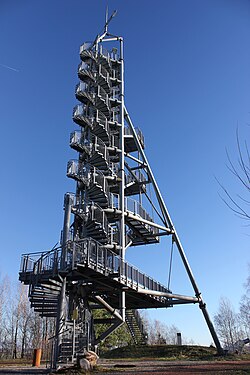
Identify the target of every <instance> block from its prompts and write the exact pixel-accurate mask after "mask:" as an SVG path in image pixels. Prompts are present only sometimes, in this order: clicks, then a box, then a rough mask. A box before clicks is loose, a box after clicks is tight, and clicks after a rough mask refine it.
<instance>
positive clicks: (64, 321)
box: [20, 13, 222, 368]
mask: <svg viewBox="0 0 250 375" xmlns="http://www.w3.org/2000/svg"><path fill="white" fill-rule="evenodd" d="M113 16H114V13H113V15H112V16H111V17H110V18H109V20H108V19H106V24H105V27H104V31H103V34H102V35H98V36H97V37H96V39H95V41H94V42H91V43H84V44H83V45H82V46H81V47H80V58H81V63H80V65H79V67H78V76H79V79H80V83H79V84H78V85H77V87H76V98H77V99H78V101H79V104H77V105H76V107H75V108H74V110H73V120H74V122H75V123H76V124H78V125H79V130H76V131H74V132H73V133H71V135H70V146H71V147H72V148H73V149H74V150H76V151H77V152H78V158H77V160H70V161H69V163H68V166H67V176H68V177H70V178H72V179H74V180H75V181H76V193H75V194H71V193H67V194H66V195H65V202H64V203H65V204H64V209H65V215H64V226H63V231H62V238H61V244H60V246H59V247H57V248H54V249H52V250H51V251H49V252H47V253H37V254H34V253H33V254H24V255H23V256H22V262H21V270H20V280H21V281H22V282H23V283H25V284H28V285H29V298H30V301H31V305H32V306H33V307H34V309H35V311H37V312H38V313H39V314H40V315H41V317H51V318H55V320H56V329H55V342H54V350H53V367H54V368H55V367H56V366H57V364H58V363H59V362H65V361H69V360H72V361H74V360H75V358H76V356H77V354H78V353H80V352H82V351H83V350H84V349H89V348H94V347H95V346H96V345H98V343H100V341H101V340H103V339H105V338H106V337H107V336H108V335H109V334H110V333H112V332H113V331H114V330H115V329H117V328H118V327H119V326H120V325H122V324H123V323H124V322H126V323H127V325H128V328H129V330H130V332H131V334H132V337H133V338H134V341H135V343H139V342H140V343H142V342H145V332H144V331H143V327H142V324H141V321H140V316H139V314H138V312H137V309H141V308H153V307H154V308H159V307H161V308H167V307H173V306H174V305H177V304H187V303H197V304H198V305H199V307H200V309H201V311H202V313H203V315H204V318H205V321H206V323H207V325H208V328H209V330H210V332H211V335H212V337H213V340H214V342H215V345H216V347H217V350H218V352H220V353H221V352H222V348H221V346H220V342H219V340H218V337H217V335H216V332H215V330H214V327H213V324H212V322H211V320H210V318H209V315H208V312H207V309H206V305H205V303H204V301H203V299H202V297H201V293H200V291H199V288H198V286H197V284H196V281H195V278H194V276H193V273H192V271H191V268H190V266H189V263H188V261H187V258H186V256H185V253H184V250H183V248H182V245H181V242H180V240H179V237H178V235H177V233H176V230H175V228H174V225H173V222H172V221H171V218H170V215H169V213H168V210H167V208H166V205H165V203H164V201H163V198H162V195H161V193H160V190H159V188H158V185H157V182H156V180H155V177H154V175H153V172H152V170H151V168H150V165H149V163H148V160H147V158H146V155H145V152H144V138H143V134H142V132H141V131H140V130H139V129H137V128H135V127H134V125H133V123H132V121H131V118H130V116H129V113H128V111H127V109H126V107H125V103H124V61H123V38H122V37H120V36H115V35H111V34H110V33H108V24H109V22H110V20H111V19H112V17H113ZM106 43H107V44H106ZM112 44H113V48H111V49H109V50H107V49H105V48H104V46H106V45H108V46H110V45H112ZM150 187H151V189H152V190H153V194H154V199H155V200H153V198H152V196H151V194H149V192H148V191H149V189H150ZM144 202H145V205H144ZM149 208H150V209H152V210H153V211H154V212H155V216H156V217H157V220H155V219H153V218H152V217H151V216H152V215H151V216H150V215H149V213H148V212H149ZM72 217H73V221H72V220H71V218H72ZM162 236H170V237H172V243H173V244H175V246H176V247H177V249H178V251H179V254H180V257H181V259H182V262H183V264H184V266H185V269H186V272H187V274H188V277H189V279H190V282H191V285H192V287H193V291H194V295H193V296H183V295H179V294H176V293H173V292H172V291H171V290H169V287H166V286H164V285H162V284H160V283H159V282H157V281H155V280H153V279H152V278H151V277H150V276H147V275H146V274H145V273H143V272H141V271H139V270H138V269H137V268H136V267H133V266H132V265H130V264H129V263H128V262H127V261H126V257H125V254H126V250H127V249H128V248H129V247H133V246H144V245H147V244H155V243H159V241H160V238H161V237H162ZM96 308H102V309H103V308H104V309H106V310H107V311H108V312H109V313H110V315H111V319H100V321H99V322H98V321H96V320H95V321H94V319H93V309H96ZM107 322H109V323H110V326H109V328H108V329H107V330H106V332H104V333H103V334H102V335H101V336H100V337H96V336H95V329H94V325H95V324H98V323H99V324H103V323H105V324H106V323H107Z"/></svg>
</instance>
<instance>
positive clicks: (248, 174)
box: [216, 128, 250, 220]
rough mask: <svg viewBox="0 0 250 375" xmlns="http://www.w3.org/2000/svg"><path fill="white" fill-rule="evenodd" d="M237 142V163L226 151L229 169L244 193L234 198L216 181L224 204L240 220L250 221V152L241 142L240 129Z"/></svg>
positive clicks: (237, 131) (237, 133)
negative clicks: (221, 192) (249, 195)
mask: <svg viewBox="0 0 250 375" xmlns="http://www.w3.org/2000/svg"><path fill="white" fill-rule="evenodd" d="M236 142H237V154H238V157H237V160H236V162H234V161H232V158H231V157H230V155H229V152H228V151H227V150H226V153H227V160H228V165H227V167H228V169H229V171H230V172H231V173H232V174H233V175H234V177H235V178H236V180H237V181H238V182H239V185H240V186H239V190H242V193H240V194H239V193H238V194H236V195H235V196H234V195H233V194H232V193H231V192H230V190H228V188H226V187H225V186H224V185H223V184H221V182H220V181H218V179H216V180H217V182H218V183H219V185H220V187H221V188H222V190H223V192H224V194H223V195H220V196H221V199H222V200H223V201H224V203H225V204H226V205H227V206H228V207H229V208H230V209H231V210H232V211H233V212H234V213H235V214H236V215H237V216H239V217H240V218H243V219H247V220H250V208H249V207H250V199H249V198H248V194H249V193H250V152H249V149H248V144H247V141H246V140H245V141H244V142H241V141H240V137H239V130H238V128H237V130H236Z"/></svg>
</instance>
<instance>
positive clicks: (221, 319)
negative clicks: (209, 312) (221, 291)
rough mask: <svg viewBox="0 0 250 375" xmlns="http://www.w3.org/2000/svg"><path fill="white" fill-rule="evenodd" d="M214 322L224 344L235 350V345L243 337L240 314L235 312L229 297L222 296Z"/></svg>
mask: <svg viewBox="0 0 250 375" xmlns="http://www.w3.org/2000/svg"><path fill="white" fill-rule="evenodd" d="M214 322H215V326H216V329H217V332H218V335H219V337H220V339H221V341H222V342H223V344H224V346H225V347H226V348H230V349H232V350H234V345H235V343H236V341H238V340H239V339H240V338H241V335H242V332H241V327H240V324H239V316H238V314H236V313H235V311H234V309H233V306H232V304H231V302H230V301H229V299H227V298H225V297H223V298H221V300H220V304H219V309H218V312H217V314H216V315H215V316H214Z"/></svg>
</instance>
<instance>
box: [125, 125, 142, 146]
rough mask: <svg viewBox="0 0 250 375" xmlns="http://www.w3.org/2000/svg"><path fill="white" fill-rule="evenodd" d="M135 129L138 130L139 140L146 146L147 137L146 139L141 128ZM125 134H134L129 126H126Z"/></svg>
mask: <svg viewBox="0 0 250 375" xmlns="http://www.w3.org/2000/svg"><path fill="white" fill-rule="evenodd" d="M135 131H136V134H137V137H138V140H139V142H140V144H141V145H142V147H143V148H144V147H145V139H144V135H143V133H142V131H141V129H140V128H138V127H136V128H135ZM124 134H125V135H133V133H132V131H131V129H130V128H129V127H125V128H124Z"/></svg>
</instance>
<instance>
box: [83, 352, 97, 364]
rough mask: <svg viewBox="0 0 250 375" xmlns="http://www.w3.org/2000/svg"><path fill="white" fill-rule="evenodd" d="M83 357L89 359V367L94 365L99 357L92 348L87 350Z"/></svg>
mask: <svg viewBox="0 0 250 375" xmlns="http://www.w3.org/2000/svg"><path fill="white" fill-rule="evenodd" d="M85 358H86V359H87V360H88V361H89V363H90V365H91V368H93V367H94V366H96V364H97V360H98V359H99V357H98V355H97V354H96V353H95V352H93V351H92V350H89V351H88V352H86V353H85Z"/></svg>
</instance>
